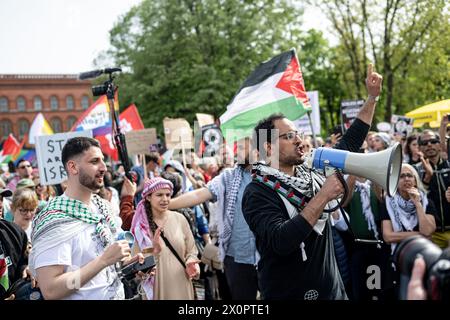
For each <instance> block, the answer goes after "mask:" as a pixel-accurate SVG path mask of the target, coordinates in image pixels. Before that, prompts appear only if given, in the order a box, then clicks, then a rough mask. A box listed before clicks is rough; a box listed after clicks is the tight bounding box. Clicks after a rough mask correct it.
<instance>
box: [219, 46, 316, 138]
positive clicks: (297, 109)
mask: <svg viewBox="0 0 450 320" xmlns="http://www.w3.org/2000/svg"><path fill="white" fill-rule="evenodd" d="M310 109H311V107H310V105H309V102H308V96H307V95H306V89H305V85H304V82H303V75H302V72H301V70H300V63H299V61H298V59H297V54H296V52H295V49H291V50H289V51H287V52H284V53H282V54H279V55H277V56H275V57H274V58H272V59H271V60H269V61H267V62H263V63H261V64H260V65H259V66H258V67H257V68H256V69H255V70H254V71H253V72H252V73H251V74H250V76H249V77H248V78H247V79H246V80H245V82H244V84H243V85H242V86H241V88H240V89H239V90H238V92H237V93H236V95H235V96H234V98H233V100H232V101H231V103H230V104H229V105H228V106H227V111H226V112H225V113H224V114H223V115H222V116H221V117H220V123H221V129H222V132H223V133H224V135H225V137H228V138H232V139H233V140H239V139H241V138H244V137H250V136H251V135H252V131H253V129H254V128H255V126H256V124H257V123H258V122H259V121H260V120H261V119H263V118H265V117H268V116H270V115H271V114H273V113H282V114H283V115H284V116H285V117H286V118H288V119H289V120H296V119H298V118H300V117H301V116H303V115H304V114H305V113H306V112H307V111H309V110H310Z"/></svg>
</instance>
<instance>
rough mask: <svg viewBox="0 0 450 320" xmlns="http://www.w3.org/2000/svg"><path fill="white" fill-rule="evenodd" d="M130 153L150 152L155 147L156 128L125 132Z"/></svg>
mask: <svg viewBox="0 0 450 320" xmlns="http://www.w3.org/2000/svg"><path fill="white" fill-rule="evenodd" d="M125 142H126V143H127V151H128V154H134V155H136V154H149V153H150V152H151V150H153V149H154V145H156V144H157V143H158V142H157V140H156V129H155V128H149V129H142V130H136V131H130V132H127V133H125Z"/></svg>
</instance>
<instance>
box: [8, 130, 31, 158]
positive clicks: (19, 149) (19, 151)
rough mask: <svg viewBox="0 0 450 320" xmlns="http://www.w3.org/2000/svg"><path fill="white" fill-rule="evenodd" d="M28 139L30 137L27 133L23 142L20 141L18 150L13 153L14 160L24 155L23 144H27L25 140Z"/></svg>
mask: <svg viewBox="0 0 450 320" xmlns="http://www.w3.org/2000/svg"><path fill="white" fill-rule="evenodd" d="M27 139H28V134H25V136H24V137H23V138H22V142H21V143H20V145H19V147H18V148H17V151H16V152H15V153H13V154H12V159H13V160H14V161H16V160H17V158H19V157H20V156H21V155H22V149H23V146H24V144H25V141H27Z"/></svg>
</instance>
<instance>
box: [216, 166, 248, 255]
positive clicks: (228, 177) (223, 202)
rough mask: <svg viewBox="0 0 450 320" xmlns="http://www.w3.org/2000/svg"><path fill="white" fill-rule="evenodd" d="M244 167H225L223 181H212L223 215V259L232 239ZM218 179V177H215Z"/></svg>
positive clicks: (220, 234) (218, 222) (219, 209)
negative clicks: (215, 182)
mask: <svg viewBox="0 0 450 320" xmlns="http://www.w3.org/2000/svg"><path fill="white" fill-rule="evenodd" d="M243 174H244V169H243V168H242V167H241V166H239V165H238V166H236V167H234V168H233V169H225V170H224V171H223V172H222V173H221V174H220V177H221V183H217V184H214V183H210V184H208V185H209V187H210V188H212V189H213V193H214V194H215V195H216V196H217V202H218V204H217V208H218V210H217V211H218V213H219V214H220V215H221V216H220V217H219V218H218V219H217V229H218V231H219V240H220V241H219V250H220V258H221V260H222V261H223V259H225V254H226V252H227V249H228V246H229V244H230V239H231V230H232V227H233V220H234V213H235V209H236V201H237V198H238V194H239V188H240V187H241V183H242V177H243ZM215 179H217V178H215Z"/></svg>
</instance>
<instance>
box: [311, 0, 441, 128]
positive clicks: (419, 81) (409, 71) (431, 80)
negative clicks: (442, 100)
mask: <svg viewBox="0 0 450 320" xmlns="http://www.w3.org/2000/svg"><path fill="white" fill-rule="evenodd" d="M312 2H313V3H315V4H316V5H317V6H319V7H320V8H322V9H323V11H324V12H325V13H326V14H327V16H328V18H329V19H330V21H331V23H332V25H333V30H334V32H335V33H336V35H337V36H338V37H339V39H340V45H339V47H338V50H340V51H341V52H342V54H343V55H344V56H342V57H339V58H340V62H341V63H343V64H342V65H337V64H336V65H335V66H336V70H339V69H340V70H341V72H340V74H341V84H342V86H345V85H346V84H348V83H349V82H348V81H350V83H352V86H351V88H349V89H350V91H348V92H349V93H350V94H355V95H357V96H360V97H363V96H364V95H365V90H364V78H365V70H366V68H367V63H368V61H369V60H370V61H372V62H374V63H375V66H376V69H377V71H378V72H380V73H381V74H382V75H383V76H384V82H383V84H384V90H383V100H382V102H381V106H380V107H379V108H377V114H378V116H379V117H381V116H383V117H384V119H385V120H390V116H391V115H392V114H393V113H401V112H403V111H407V110H408V109H412V102H413V101H414V104H415V105H416V106H417V104H419V105H420V104H421V103H423V102H426V101H429V100H433V99H430V98H431V96H445V95H447V96H448V84H447V83H448V82H449V81H448V80H449V77H448V76H449V74H448V47H449V44H450V43H449V42H448V33H449V31H450V30H449V24H448V21H449V16H448V4H446V2H445V1H444V0H386V1H384V2H379V1H368V0H346V1H344V0H330V1H320V0H317V1H312ZM427 67H429V68H430V69H427ZM430 71H434V72H435V73H433V74H430V73H429V72H430ZM435 89H437V90H438V91H439V93H438V94H437V95H436V94H435V93H434V92H433V90H435ZM417 90H419V92H420V93H421V95H420V96H416V93H417Z"/></svg>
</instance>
